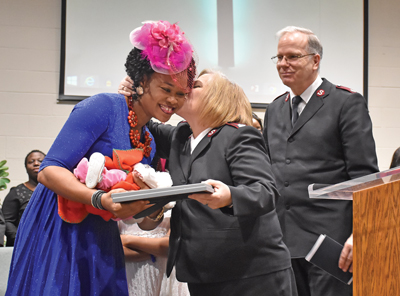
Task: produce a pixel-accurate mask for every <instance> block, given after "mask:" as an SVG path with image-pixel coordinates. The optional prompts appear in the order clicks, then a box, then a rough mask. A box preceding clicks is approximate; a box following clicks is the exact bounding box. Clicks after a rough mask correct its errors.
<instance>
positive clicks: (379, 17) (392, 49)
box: [369, 0, 400, 170]
mask: <svg viewBox="0 0 400 296" xmlns="http://www.w3.org/2000/svg"><path fill="white" fill-rule="evenodd" d="M369 3H370V6H369V8H370V14H369V26H370V27H369V50H370V56H369V110H370V114H371V118H372V122H373V124H374V137H375V141H376V144H377V154H378V161H379V167H380V169H381V170H385V169H388V168H389V165H390V161H391V158H392V154H393V152H394V150H396V148H397V147H400V120H399V119H400V38H399V32H400V20H399V18H398V16H399V15H400V1H397V0H371V1H369Z"/></svg>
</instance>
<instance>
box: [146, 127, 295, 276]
mask: <svg viewBox="0 0 400 296" xmlns="http://www.w3.org/2000/svg"><path fill="white" fill-rule="evenodd" d="M149 127H150V131H151V133H152V134H153V136H154V138H155V141H156V143H157V153H160V156H161V157H169V171H170V174H171V177H172V180H173V183H174V185H182V184H192V183H199V182H201V181H205V180H207V179H214V180H219V181H222V182H224V183H225V184H227V185H228V186H229V188H230V191H231V195H232V201H233V207H232V208H229V207H224V208H221V209H216V210H213V209H211V208H209V207H208V206H205V205H203V204H201V203H199V202H198V201H196V200H191V199H186V200H182V201H178V202H177V204H176V205H175V207H174V208H173V210H172V218H171V235H170V250H169V257H168V265H167V274H169V273H170V272H171V269H172V267H173V266H174V265H175V266H176V275H177V278H178V280H180V281H184V282H189V283H212V282H222V281H228V280H235V279H241V278H248V277H254V276H257V275H262V274H267V273H270V272H274V271H279V270H283V269H286V268H288V267H290V265H291V263H290V255H289V252H288V249H287V247H286V246H285V245H284V243H283V241H282V232H281V229H280V226H279V221H278V217H277V214H276V211H275V197H276V196H277V194H278V193H277V190H276V188H275V184H274V179H273V175H272V172H271V166H270V163H269V160H268V155H267V154H266V148H265V144H264V141H263V139H262V137H261V134H260V132H259V131H257V130H256V129H254V128H253V127H248V126H243V127H239V125H236V124H232V125H229V124H228V125H224V126H222V127H220V128H216V129H213V130H211V131H210V132H209V133H208V135H207V136H205V137H204V138H203V139H202V140H201V142H200V143H199V144H198V146H197V147H196V148H195V150H194V151H193V154H192V155H191V154H190V149H189V147H188V145H189V144H190V140H189V136H190V135H191V134H192V132H191V130H190V127H189V125H188V124H187V123H180V124H179V125H178V126H177V127H176V128H174V127H172V126H169V125H162V124H160V125H157V124H155V123H150V124H149Z"/></svg>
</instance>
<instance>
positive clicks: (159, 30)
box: [130, 21, 193, 74]
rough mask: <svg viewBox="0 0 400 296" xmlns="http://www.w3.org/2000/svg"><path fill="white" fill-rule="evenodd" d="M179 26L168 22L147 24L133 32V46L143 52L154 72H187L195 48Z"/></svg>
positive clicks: (131, 37)
mask: <svg viewBox="0 0 400 296" xmlns="http://www.w3.org/2000/svg"><path fill="white" fill-rule="evenodd" d="M183 35H184V32H182V31H181V30H180V28H179V26H178V25H177V24H173V25H171V24H170V23H169V22H167V21H159V22H146V23H144V25H143V26H142V27H140V28H137V29H135V30H133V31H132V32H131V35H130V39H131V42H132V44H133V45H134V46H135V47H136V48H138V49H141V50H142V55H143V56H144V57H146V58H148V60H149V61H150V64H151V67H152V68H153V70H154V71H156V72H158V73H162V74H171V73H174V74H176V73H179V72H181V71H183V70H185V69H186V68H187V67H188V65H189V63H190V61H191V59H192V54H193V48H192V46H191V44H190V43H189V41H188V40H187V39H186V38H185V37H184V36H183Z"/></svg>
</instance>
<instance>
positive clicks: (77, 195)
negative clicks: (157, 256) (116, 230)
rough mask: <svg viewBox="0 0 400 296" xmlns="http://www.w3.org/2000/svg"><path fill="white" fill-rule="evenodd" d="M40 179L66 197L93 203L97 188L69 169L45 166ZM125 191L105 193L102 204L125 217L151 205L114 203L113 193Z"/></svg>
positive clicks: (143, 202) (145, 203)
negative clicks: (88, 184) (91, 187)
mask: <svg viewBox="0 0 400 296" xmlns="http://www.w3.org/2000/svg"><path fill="white" fill-rule="evenodd" d="M38 181H39V182H40V183H42V184H43V185H44V186H46V187H47V188H49V189H50V190H52V191H53V192H55V193H56V194H58V195H61V196H62V197H64V198H66V199H69V200H72V201H76V202H80V203H83V204H88V205H90V204H91V198H92V195H93V193H94V192H96V190H95V189H90V188H87V187H86V186H85V185H84V184H83V183H81V182H79V181H78V179H77V178H76V177H75V176H74V174H73V173H71V172H70V171H69V170H67V169H65V168H62V167H58V166H48V167H45V168H44V169H43V170H42V171H40V172H39V174H38ZM123 191H125V190H123V189H116V190H112V191H110V192H107V193H105V194H103V195H102V197H101V204H102V205H103V207H104V208H105V209H106V210H108V211H110V212H111V213H112V214H114V215H115V216H116V217H118V218H121V219H125V218H128V217H131V216H134V215H136V214H137V213H139V212H141V211H143V210H145V209H147V208H149V207H150V205H148V201H135V202H130V203H114V202H113V201H112V197H111V194H112V193H115V192H123Z"/></svg>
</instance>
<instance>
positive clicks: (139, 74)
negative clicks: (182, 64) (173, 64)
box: [125, 47, 196, 101]
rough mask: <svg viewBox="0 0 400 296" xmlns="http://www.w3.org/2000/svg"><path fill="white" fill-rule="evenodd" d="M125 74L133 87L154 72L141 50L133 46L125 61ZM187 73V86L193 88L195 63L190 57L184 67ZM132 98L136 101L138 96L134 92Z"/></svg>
mask: <svg viewBox="0 0 400 296" xmlns="http://www.w3.org/2000/svg"><path fill="white" fill-rule="evenodd" d="M125 69H126V74H128V76H129V77H130V78H131V79H132V80H133V82H134V85H133V88H134V89H135V88H136V87H138V86H139V85H140V83H141V82H143V81H144V80H145V79H147V80H149V79H150V77H151V75H153V73H154V72H155V71H154V70H153V68H151V65H150V62H149V60H148V59H147V58H145V57H143V55H142V51H141V50H140V49H137V48H136V47H134V48H133V49H132V50H131V52H130V53H129V54H128V57H127V58H126V63H125ZM186 74H187V86H188V88H189V89H192V88H193V84H194V79H195V77H196V63H195V61H194V59H193V58H192V60H191V62H190V64H189V66H188V68H187V69H186ZM132 99H133V100H134V101H137V100H138V99H139V96H138V95H137V94H136V93H135V94H133V95H132Z"/></svg>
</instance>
